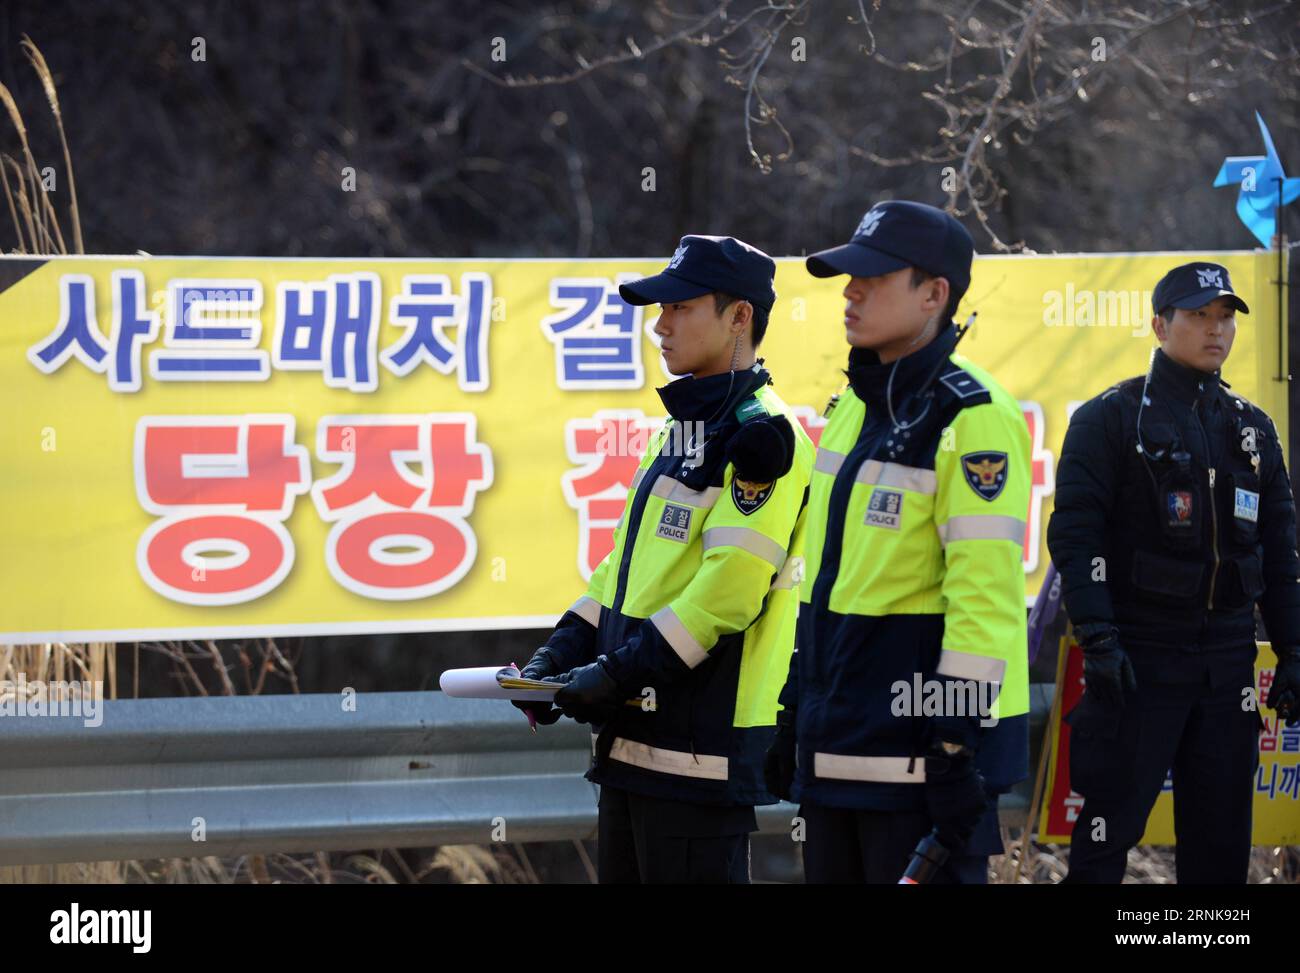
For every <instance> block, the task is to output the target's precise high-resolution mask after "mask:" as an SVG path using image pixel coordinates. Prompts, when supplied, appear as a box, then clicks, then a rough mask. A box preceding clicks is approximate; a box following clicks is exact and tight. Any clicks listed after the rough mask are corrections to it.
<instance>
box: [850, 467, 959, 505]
mask: <svg viewBox="0 0 1300 973" xmlns="http://www.w3.org/2000/svg"><path fill="white" fill-rule="evenodd" d="M854 479H856V480H857V481H858V482H859V483H867V484H871V485H873V486H884V487H895V488H897V489H899V490H910V491H912V492H913V493H925V494H928V495H930V496H934V493H935V489H936V487H937V484H938V482H939V481H938V480H937V479H936V478H935V475H934V470H925V469H922V468H921V467H919V466H904V465H903V464H902V463H882V462H880V460H877V459H869V460H867V461H866V462H865V463H863V464H862V467H861V468H860V469H859V470H858V475H857V476H856V477H854Z"/></svg>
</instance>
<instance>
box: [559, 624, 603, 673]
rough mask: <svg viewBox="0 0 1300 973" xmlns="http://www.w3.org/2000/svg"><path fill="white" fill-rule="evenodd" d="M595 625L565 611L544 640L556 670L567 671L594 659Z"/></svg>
mask: <svg viewBox="0 0 1300 973" xmlns="http://www.w3.org/2000/svg"><path fill="white" fill-rule="evenodd" d="M596 635H597V632H596V626H594V625H592V624H591V623H590V622H589V621H587V620H586V619H585V618H583V617H582V616H581V615H577V614H575V613H574V612H571V611H567V612H565V613H564V614H563V615H562V616H561V617H560V621H559V622H558V623H557V624H556V626H555V631H554V632H552V633H551V637H550V638H548V639H547V640H546V650H547V651H548V652H549V653H550V655H551V658H552V659H553V660H554V661H555V667H556V671H557V672H568V671H569V670H570V669H576V668H578V666H585V665H587V664H588V663H591V662H595V661H596Z"/></svg>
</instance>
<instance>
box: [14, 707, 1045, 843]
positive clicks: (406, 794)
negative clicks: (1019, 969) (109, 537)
mask: <svg viewBox="0 0 1300 973" xmlns="http://www.w3.org/2000/svg"><path fill="white" fill-rule="evenodd" d="M1044 688H1045V689H1046V690H1047V692H1048V693H1049V694H1050V690H1051V687H1050V686H1048V687H1034V690H1035V700H1034V703H1035V711H1036V715H1037V719H1036V721H1034V724H1035V725H1034V728H1033V729H1031V735H1032V738H1033V739H1034V740H1035V741H1037V739H1038V738H1039V736H1040V735H1041V725H1042V720H1043V719H1044V717H1045V714H1046V704H1045V703H1044V694H1043V692H1042V690H1043V689H1044ZM1046 699H1047V701H1048V702H1050V696H1048V697H1046ZM352 702H353V703H354V704H355V708H351V709H350V708H345V705H344V698H343V697H342V696H340V695H334V694H319V695H302V696H245V697H204V698H198V699H195V698H185V699H143V700H109V701H105V702H104V704H103V723H102V725H100V726H95V727H86V726H84V725H83V723H82V721H81V720H80V719H79V718H76V717H69V716H61V717H50V716H27V717H5V718H2V719H0V864H6V865H26V864H54V863H59V862H76V861H109V860H119V859H132V858H169V857H198V856H208V855H217V856H235V855H243V854H250V853H259V852H271V851H279V852H310V851H346V850H353V849H358V848H377V847H388V848H401V847H420V846H429V845H442V844H489V843H490V842H492V841H493V840H506V841H512V842H513V841H554V840H569V839H584V838H593V837H595V829H596V787H595V786H594V785H592V784H590V783H588V782H587V781H585V780H583V778H582V775H583V773H584V772H585V771H586V769H587V766H588V761H589V755H590V753H591V736H590V732H589V730H588V728H587V727H586V726H583V725H579V724H576V723H573V722H572V721H570V720H561V721H560V722H559V723H557V724H556V725H554V726H550V727H542V728H541V729H540V730H539V731H538V732H537V733H536V734H533V733H530V732H529V731H528V727H527V724H526V723H525V722H524V719H523V717H522V716H521V715H520V714H518V713H516V712H515V711H514V710H513V709H510V708H509V707H508V706H506V705H505V704H503V703H502V702H500V701H496V700H466V699H452V698H449V697H447V696H444V695H443V694H442V693H439V692H421V693H362V694H358V695H356V696H354V697H352ZM1032 766H1033V765H1032V764H1031V768H1032ZM1025 791H1026V793H1027V788H1025ZM1026 803H1027V802H1026V800H1025V797H1024V795H1023V794H1014V793H1013V794H1009V795H1006V796H1005V797H1004V798H1003V801H1002V806H1001V812H1002V814H1003V817H1004V819H1006V818H1008V817H1011V818H1015V817H1016V816H1017V815H1018V816H1019V819H1020V820H1023V818H1024V807H1025V805H1026ZM795 813H796V812H795V808H794V807H793V806H792V805H790V804H778V805H774V806H772V807H768V808H760V809H759V826H760V830H762V831H764V832H782V831H788V830H789V828H790V819H791V817H793V816H794V814H795ZM503 828H504V833H503V831H502V829H503ZM200 829H201V831H200ZM200 833H201V834H202V840H199V838H198V836H199V834H200Z"/></svg>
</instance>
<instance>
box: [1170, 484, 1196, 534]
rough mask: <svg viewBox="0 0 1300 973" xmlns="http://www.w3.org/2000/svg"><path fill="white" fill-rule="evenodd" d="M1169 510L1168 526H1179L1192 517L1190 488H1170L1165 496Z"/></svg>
mask: <svg viewBox="0 0 1300 973" xmlns="http://www.w3.org/2000/svg"><path fill="white" fill-rule="evenodd" d="M1165 502H1166V504H1167V506H1168V510H1169V526H1170V527H1180V526H1182V525H1183V524H1186V523H1189V522H1190V521H1191V519H1192V494H1191V491H1190V490H1170V491H1169V493H1168V494H1167V495H1166V497H1165Z"/></svg>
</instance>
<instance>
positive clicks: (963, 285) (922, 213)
mask: <svg viewBox="0 0 1300 973" xmlns="http://www.w3.org/2000/svg"><path fill="white" fill-rule="evenodd" d="M974 256H975V241H974V240H972V239H971V235H970V234H969V233H968V232H966V227H964V226H962V225H961V224H960V223H958V222H957V220H955V219H954V218H953V217H952V216H950V215H949V214H947V213H945V212H944V211H943V210H941V209H937V208H936V207H934V206H927V205H926V204H925V203H913V202H911V201H910V200H906V199H895V200H890V201H888V202H884V203H877V204H876V205H875V206H873V207H871V209H869V210H868V211H867V214H866V215H865V216H863V217H862V221H861V222H860V223H858V228H857V229H856V230H854V231H853V237H852V239H850V240H849V242H848V243H846V244H844V245H843V246H841V247H831V248H830V249H829V250H822V251H820V252H818V253H814V254H813V255H812V256H811V257H809V258H808V261H807V263H808V273H810V274H812V275H813V276H814V277H834V276H835V275H836V274H848V275H849V276H851V277H879V276H881V275H882V274H889V273H893V272H894V271H895V270H902V269H903V268H904V267H919V268H920V269H921V270H924V271H926V272H927V273H930V274H933V275H935V276H936V277H945V278H947V280H948V286H949V288H950V289H951V291H952V293H954V294H965V293H966V289H967V288H968V287H970V265H971V260H972V259H973V258H974Z"/></svg>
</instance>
